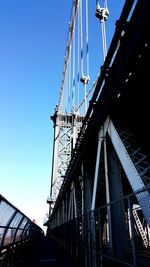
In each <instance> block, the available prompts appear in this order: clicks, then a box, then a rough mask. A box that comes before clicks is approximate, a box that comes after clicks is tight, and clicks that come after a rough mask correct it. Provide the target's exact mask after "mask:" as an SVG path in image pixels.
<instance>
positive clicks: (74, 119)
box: [0, 0, 150, 267]
mask: <svg viewBox="0 0 150 267" xmlns="http://www.w3.org/2000/svg"><path fill="white" fill-rule="evenodd" d="M113 4H114V9H115V5H116V4H117V3H113ZM89 6H90V1H88V0H74V1H73V4H72V10H71V17H70V22H69V30H68V39H67V44H66V53H65V57H64V68H63V73H62V79H61V86H60V91H59V99H58V103H57V105H56V109H55V112H54V115H52V116H51V119H52V120H53V123H54V143H53V161H52V176H51V184H50V196H49V198H48V199H47V203H48V205H49V214H48V218H47V221H46V222H45V226H47V233H46V241H45V243H44V249H45V250H46V251H48V252H47V256H46V258H42V259H39V262H38V263H37V261H33V260H35V259H36V260H37V254H36V253H35V247H36V245H35V244H36V243H37V240H40V242H41V240H43V233H42V231H41V229H40V228H39V227H38V226H37V225H36V224H35V223H34V222H31V221H30V220H28V218H27V217H26V216H25V215H23V214H22V213H21V212H20V211H18V210H17V209H16V208H14V207H13V206H12V205H11V203H8V201H7V200H5V199H4V198H3V197H2V196H1V202H0V208H1V207H2V210H3V209H6V207H5V206H7V209H8V206H9V210H10V211H9V212H8V216H7V220H2V222H1V225H2V226H0V231H1V232H0V233H1V239H0V240H1V258H0V264H1V265H2V266H30V265H29V264H28V263H27V261H26V260H25V257H24V255H27V253H25V252H26V251H27V248H28V247H30V248H31V247H32V250H31V249H30V251H33V248H34V259H33V258H32V257H31V253H30V257H31V258H32V261H31V262H32V265H31V266H33V265H34V262H36V264H37V266H60V265H61V261H59V262H57V261H56V258H57V259H58V258H59V255H60V253H62V252H63V253H65V255H66V256H67V257H68V259H70V262H68V261H64V262H65V263H64V266H73V265H75V266H76V265H78V266H85V267H98V266H100V267H105V266H110V264H114V265H115V266H134V267H135V266H142V267H143V266H150V183H149V182H150V142H149V136H150V129H149V123H148V122H149V92H148V86H149V68H148V64H149V60H150V58H149V54H150V53H149V52H150V35H149V28H150V1H149V0H144V1H140V0H136V1H134V0H126V1H124V5H123V6H122V10H121V13H120V16H119V17H118V18H117V19H116V23H115V25H114V27H115V28H114V35H113V37H112V40H111V42H110V44H109V46H108V47H107V35H108V33H107V30H106V28H107V22H108V20H109V16H111V14H110V12H109V1H108V3H107V1H106V0H104V1H96V4H95V10H94V11H92V12H90V11H91V10H90V9H89ZM91 13H92V14H93V13H94V14H95V19H97V23H99V25H100V29H99V34H101V41H102V42H101V47H100V48H102V49H101V50H102V62H100V63H99V65H98V68H97V69H96V67H95V66H96V64H95V65H94V60H95V62H96V61H97V58H98V55H97V53H96V52H95V51H96V50H95V49H93V51H90V45H89V44H90V41H91V40H90V26H89V25H90V14H91ZM92 31H94V29H92ZM100 31H101V32H100ZM95 34H97V33H95ZM91 42H92V44H93V45H95V44H94V39H93V40H92V41H91ZM99 46H100V44H99ZM92 52H93V54H92V55H91V53H92ZM92 57H93V59H92ZM91 62H92V64H91ZM18 216H19V217H18ZM4 217H5V216H4ZM18 244H19V245H18ZM53 244H55V251H53V247H54V245H53ZM57 250H58V251H59V255H57V254H56V251H57ZM18 251H19V252H18ZM49 254H51V255H49ZM54 254H55V255H54ZM16 255H17V256H16ZM18 258H19V261H18ZM26 258H27V257H26ZM21 259H24V261H23V260H22V263H20V260H21ZM60 259H62V255H61V257H60ZM12 262H13V263H12ZM16 262H17V264H16ZM19 264H22V265H19ZM23 264H25V265H23ZM61 266H62V265H61Z"/></svg>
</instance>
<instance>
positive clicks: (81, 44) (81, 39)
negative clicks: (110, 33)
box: [79, 0, 83, 75]
mask: <svg viewBox="0 0 150 267" xmlns="http://www.w3.org/2000/svg"><path fill="white" fill-rule="evenodd" d="M79 11H80V12H79V13H80V49H81V75H83V37H82V31H83V29H82V28H83V27H82V0H80V3H79Z"/></svg>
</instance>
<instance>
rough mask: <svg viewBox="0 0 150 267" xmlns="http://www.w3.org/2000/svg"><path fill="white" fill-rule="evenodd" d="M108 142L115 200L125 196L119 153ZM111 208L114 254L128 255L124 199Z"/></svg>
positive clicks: (110, 180)
mask: <svg viewBox="0 0 150 267" xmlns="http://www.w3.org/2000/svg"><path fill="white" fill-rule="evenodd" d="M107 144H108V167H109V168H108V169H109V187H110V200H111V202H112V201H115V200H117V199H120V198H122V197H123V188H122V180H121V165H120V162H119V160H118V157H117V154H116V152H115V150H114V148H113V146H112V144H111V142H110V141H109V142H107ZM110 208H111V227H112V245H113V247H112V249H113V255H114V256H115V257H117V258H119V259H123V258H126V257H127V247H128V246H127V225H126V217H125V205H124V202H123V200H122V201H119V202H116V203H114V204H112V205H111V206H110Z"/></svg>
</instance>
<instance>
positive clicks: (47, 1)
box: [0, 0, 124, 226]
mask: <svg viewBox="0 0 150 267" xmlns="http://www.w3.org/2000/svg"><path fill="white" fill-rule="evenodd" d="M95 2H96V1H93V0H90V1H89V13H90V17H91V19H90V17H89V23H90V29H89V38H90V42H91V40H92V42H91V50H92V49H93V51H94V52H93V56H92V60H91V64H92V65H93V64H94V63H93V62H95V64H94V65H95V66H94V67H93V69H94V70H95V71H96V74H97V73H98V71H99V67H100V66H101V65H102V45H101V32H100V25H99V22H98V20H97V18H96V17H95ZM114 2H115V3H114ZM123 3H124V0H121V1H120V0H117V1H113V0H108V7H109V8H110V16H109V19H108V28H107V35H108V37H107V39H108V43H109V42H110V40H111V38H112V34H113V32H114V29H115V20H116V19H118V17H119V14H120V10H121V7H122V5H123ZM71 6H72V1H70V0H65V1H51V0H0V129H1V130H0V194H2V195H3V196H4V197H5V198H7V199H8V200H9V201H10V202H12V203H13V204H14V205H15V206H16V207H18V208H19V209H20V210H21V211H22V212H24V213H25V214H26V215H27V216H28V217H29V218H30V219H32V220H33V219H36V220H37V223H38V224H39V225H40V226H42V224H43V218H44V217H45V214H46V213H47V212H48V204H46V199H47V196H48V195H49V191H50V177H51V161H52V146H53V125H52V122H51V121H50V119H49V116H50V115H53V113H54V109H55V106H56V104H57V102H58V95H59V88H60V84H61V78H62V71H63V64H64V55H65V48H66V41H67V36H68V22H69V19H70V13H71ZM90 42H89V47H90ZM92 45H93V48H92ZM93 75H94V74H93Z"/></svg>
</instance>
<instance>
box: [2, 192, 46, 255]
mask: <svg viewBox="0 0 150 267" xmlns="http://www.w3.org/2000/svg"><path fill="white" fill-rule="evenodd" d="M41 234H42V229H41V228H40V227H39V226H37V225H36V224H34V223H33V222H32V221H31V220H30V219H29V218H28V217H26V216H25V215H24V214H23V213H22V212H20V211H19V210H18V209H17V208H15V207H14V206H13V205H12V204H11V203H10V202H8V201H7V200H6V199H5V198H3V197H2V196H1V195H0V248H1V250H2V249H3V247H4V246H6V245H12V244H14V243H15V242H17V241H21V240H25V239H28V238H29V237H30V239H31V238H32V237H34V236H35V235H36V236H38V235H41Z"/></svg>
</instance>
